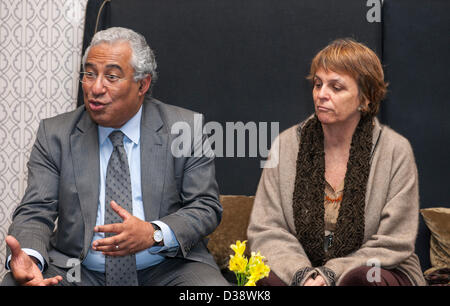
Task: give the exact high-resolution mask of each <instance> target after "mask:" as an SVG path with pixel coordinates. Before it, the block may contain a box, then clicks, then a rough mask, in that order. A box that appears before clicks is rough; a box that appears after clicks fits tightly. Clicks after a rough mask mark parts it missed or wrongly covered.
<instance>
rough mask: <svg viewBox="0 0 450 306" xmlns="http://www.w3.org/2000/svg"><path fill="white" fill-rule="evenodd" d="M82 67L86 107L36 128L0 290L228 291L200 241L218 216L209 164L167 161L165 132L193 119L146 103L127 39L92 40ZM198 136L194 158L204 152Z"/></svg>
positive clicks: (148, 78) (139, 41) (145, 78)
mask: <svg viewBox="0 0 450 306" xmlns="http://www.w3.org/2000/svg"><path fill="white" fill-rule="evenodd" d="M83 67H84V72H83V78H82V80H81V83H82V86H83V92H84V106H81V107H79V108H77V109H76V110H74V111H72V112H69V113H65V114H62V115H59V116H56V117H54V118H50V119H46V120H43V121H42V122H41V123H40V126H39V129H38V132H37V137H36V142H35V144H34V146H33V149H32V152H31V155H30V160H29V163H28V186H27V189H26V191H25V195H24V197H23V199H22V202H21V203H20V205H19V206H18V207H17V208H16V210H15V212H14V214H13V222H12V224H11V227H10V229H9V236H8V237H7V238H6V243H7V245H8V247H9V249H10V250H8V252H7V268H8V269H10V271H11V272H10V273H7V275H6V276H5V278H4V280H3V282H2V284H3V285H15V284H24V285H54V284H58V283H59V284H63V285H72V284H75V285H105V284H106V285H108V284H112V285H130V284H131V285H177V284H178V285H227V282H226V281H225V279H224V278H223V277H222V275H221V274H220V271H219V269H218V267H217V265H216V264H215V262H214V260H213V257H212V256H211V254H210V253H209V252H208V250H207V248H206V242H205V240H204V237H205V236H207V235H208V234H210V233H211V232H212V231H214V229H215V228H216V227H217V226H218V224H219V223H220V219H221V214H222V207H221V205H220V203H219V200H218V193H219V192H218V186H217V183H216V180H215V168H214V160H213V155H212V154H210V153H211V152H203V153H204V154H201V155H199V154H183V155H182V156H180V155H179V154H174V152H172V151H173V146H172V145H171V144H172V142H173V140H174V139H175V138H177V137H179V136H180V135H177V134H172V133H171V127H172V126H173V125H174V124H176V123H179V122H183V123H185V124H187V125H188V126H189V127H190V128H191V130H192V131H193V130H194V121H195V118H196V117H197V118H198V117H199V116H200V115H199V114H195V113H194V112H191V111H189V110H186V109H182V108H179V107H175V106H171V105H167V104H164V103H162V102H160V101H157V100H156V99H153V98H152V97H151V96H150V94H149V93H150V90H151V86H152V85H153V83H154V82H155V80H156V71H155V70H156V62H155V58H154V55H153V52H152V51H151V49H150V48H149V46H148V45H147V43H146V41H145V38H144V37H143V36H142V35H140V34H138V33H136V32H134V31H131V30H128V29H124V28H110V29H107V30H105V31H101V32H98V33H97V34H96V35H95V36H94V38H93V40H92V42H91V45H90V46H89V48H88V49H87V50H86V53H85V56H84V58H83ZM113 134H117V135H119V138H120V140H119V144H116V143H115V140H113V138H112V135H113ZM194 136H195V135H191V139H189V140H191V141H189V142H187V143H192V146H191V148H192V150H191V152H194V150H195V148H198V147H201V148H203V149H205V148H206V149H208V148H209V147H208V146H207V139H206V138H205V137H203V136H202V137H194ZM114 137H115V136H114ZM209 149H210V148H209ZM208 153H209V154H208ZM121 154H122V155H121ZM112 156H118V157H117V159H115V158H116V157H114V160H115V162H114V163H117V164H118V165H119V164H120V167H122V166H123V165H126V166H124V168H120V167H119V166H118V167H119V168H120V169H125V170H126V171H125V172H126V174H122V173H119V174H117V175H116V174H114V175H111V174H109V173H110V171H116V170H110V164H111V163H113V162H111V160H113V157H112ZM112 168H113V167H112V166H111V169H112ZM119 168H118V169H119ZM117 171H118V170H117ZM116 176H117V177H120V179H116ZM125 178H127V180H125V181H126V182H127V183H126V184H125V185H127V186H130V187H128V188H124V186H123V184H122V183H121V182H122V181H123V179H125ZM114 180H115V181H114ZM111 181H113V184H116V185H114V187H111V186H112V185H111V184H112V183H111ZM129 189H131V191H130V190H129ZM111 194H113V196H111ZM126 194H129V196H128V198H127V196H125V195H126ZM116 197H117V198H116ZM122 199H125V200H122ZM126 199H130V200H129V201H128V200H126ZM121 201H122V203H121ZM124 202H130V203H128V204H127V205H128V206H127V205H126V204H125V203H124ZM111 215H115V217H116V218H118V220H119V221H117V222H112V223H108V222H106V221H107V220H113V219H111V218H114V216H111ZM56 225H57V226H56ZM115 259H118V261H115V262H114V261H112V260H115ZM125 259H126V260H131V261H130V262H132V264H124V262H125ZM108 262H113V263H112V264H108ZM127 262H128V261H127ZM77 263H80V264H79V265H77ZM120 265H123V266H124V267H123V269H124V270H119V272H118V271H117V267H118V266H120ZM130 267H132V268H131V271H127V272H123V271H125V270H127V269H128V270H130ZM75 268H78V269H79V270H78V271H79V273H78V276H77V275H74V274H73V273H75V274H76V271H77V270H74V269H75ZM120 269H122V267H120ZM120 271H122V272H120ZM69 272H70V273H72V274H70V273H69ZM113 274H114V275H115V277H116V278H115V280H113V281H112V282H109V281H108V278H110V279H111V277H112V276H111V275H113ZM108 275H109V276H108ZM130 275H131V276H130ZM125 276H126V277H125ZM122 277H123V278H124V280H122ZM125 278H126V280H125ZM113 279H114V278H113Z"/></svg>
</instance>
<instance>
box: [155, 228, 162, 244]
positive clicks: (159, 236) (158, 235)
mask: <svg viewBox="0 0 450 306" xmlns="http://www.w3.org/2000/svg"><path fill="white" fill-rule="evenodd" d="M153 240H155V242H157V243H159V242H161V241H162V240H163V234H162V232H161V231H160V230H156V231H155V232H154V233H153Z"/></svg>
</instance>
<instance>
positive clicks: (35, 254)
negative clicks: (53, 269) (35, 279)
mask: <svg viewBox="0 0 450 306" xmlns="http://www.w3.org/2000/svg"><path fill="white" fill-rule="evenodd" d="M22 251H24V252H25V253H26V254H27V255H28V256H33V257H34V258H36V259H37V260H38V263H37V265H38V267H39V270H41V272H43V271H44V267H45V260H44V257H42V255H41V254H39V252H38V251H35V250H33V249H27V248H23V249H22ZM10 261H11V255H9V256H8V259H7V260H6V269H8V270H11V269H10V267H9V262H10Z"/></svg>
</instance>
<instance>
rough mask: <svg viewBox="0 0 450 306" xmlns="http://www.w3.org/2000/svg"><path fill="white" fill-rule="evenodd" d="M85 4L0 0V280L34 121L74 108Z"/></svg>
mask: <svg viewBox="0 0 450 306" xmlns="http://www.w3.org/2000/svg"><path fill="white" fill-rule="evenodd" d="M86 4H87V0H0V279H2V278H3V276H4V274H5V271H4V269H3V267H4V263H5V252H6V247H5V242H4V241H5V237H6V234H7V230H8V227H9V224H10V222H11V214H12V212H13V210H14V208H15V207H16V206H17V204H18V203H19V201H20V199H21V198H22V196H23V193H24V190H25V187H26V178H27V169H26V163H27V161H28V157H29V154H30V150H31V146H32V145H33V142H34V138H35V133H36V130H37V127H38V124H39V121H40V120H41V119H43V118H48V117H52V116H55V115H57V114H59V113H63V112H66V111H70V110H73V109H74V108H75V107H76V98H77V91H78V84H79V82H78V71H79V66H80V59H81V48H82V39H83V25H84V22H83V21H84V15H85V14H84V13H85V7H86Z"/></svg>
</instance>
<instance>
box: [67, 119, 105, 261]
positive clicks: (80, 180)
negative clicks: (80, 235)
mask: <svg viewBox="0 0 450 306" xmlns="http://www.w3.org/2000/svg"><path fill="white" fill-rule="evenodd" d="M70 145H71V151H72V160H73V167H74V173H75V184H76V187H77V191H78V196H79V199H80V206H81V213H82V215H83V221H84V246H83V247H84V250H83V256H84V255H86V254H87V250H88V248H89V245H90V243H91V240H92V236H93V230H94V226H95V222H96V218H97V208H98V199H99V193H100V190H99V184H100V157H99V147H98V129H97V125H96V124H95V123H94V122H93V121H92V120H91V118H90V117H89V114H88V113H87V112H85V113H84V115H83V117H82V118H81V120H80V121H79V123H78V125H77V128H76V129H75V131H74V133H73V134H72V135H71V137H70Z"/></svg>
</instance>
